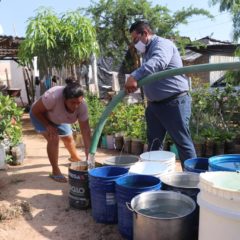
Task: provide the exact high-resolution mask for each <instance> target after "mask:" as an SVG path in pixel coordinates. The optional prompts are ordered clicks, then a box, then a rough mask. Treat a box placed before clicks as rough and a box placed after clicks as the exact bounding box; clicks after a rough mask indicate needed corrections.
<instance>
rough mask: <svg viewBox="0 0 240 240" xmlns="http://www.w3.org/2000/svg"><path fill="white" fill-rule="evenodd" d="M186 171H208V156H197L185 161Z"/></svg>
mask: <svg viewBox="0 0 240 240" xmlns="http://www.w3.org/2000/svg"><path fill="white" fill-rule="evenodd" d="M184 171H187V172H195V173H202V172H207V171H208V158H203V157H197V158H190V159H187V160H185V161H184Z"/></svg>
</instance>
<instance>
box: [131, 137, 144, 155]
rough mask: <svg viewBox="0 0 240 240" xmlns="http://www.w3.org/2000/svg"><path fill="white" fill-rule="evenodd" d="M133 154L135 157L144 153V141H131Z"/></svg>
mask: <svg viewBox="0 0 240 240" xmlns="http://www.w3.org/2000/svg"><path fill="white" fill-rule="evenodd" d="M131 153H132V154H134V155H140V154H142V153H143V141H142V140H139V139H132V141H131Z"/></svg>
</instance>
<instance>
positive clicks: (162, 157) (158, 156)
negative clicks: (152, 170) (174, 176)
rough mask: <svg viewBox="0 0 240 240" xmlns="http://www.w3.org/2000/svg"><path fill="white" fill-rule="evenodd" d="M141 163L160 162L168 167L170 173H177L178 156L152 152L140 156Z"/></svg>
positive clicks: (165, 152) (164, 152)
mask: <svg viewBox="0 0 240 240" xmlns="http://www.w3.org/2000/svg"><path fill="white" fill-rule="evenodd" d="M140 161H144V162H145V161H148V162H149V161H150V162H159V163H161V164H165V165H167V166H168V168H169V169H170V171H172V172H174V171H175V164H176V155H175V154H174V153H172V152H168V151H150V152H145V153H142V154H141V155H140Z"/></svg>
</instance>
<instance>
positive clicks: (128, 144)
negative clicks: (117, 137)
mask: <svg viewBox="0 0 240 240" xmlns="http://www.w3.org/2000/svg"><path fill="white" fill-rule="evenodd" d="M131 141H132V140H131V138H124V152H125V153H131Z"/></svg>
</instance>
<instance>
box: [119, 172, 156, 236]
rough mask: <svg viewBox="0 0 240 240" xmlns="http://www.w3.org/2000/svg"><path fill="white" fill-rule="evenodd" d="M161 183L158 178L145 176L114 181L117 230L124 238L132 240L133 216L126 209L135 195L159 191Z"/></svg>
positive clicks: (134, 176)
mask: <svg viewBox="0 0 240 240" xmlns="http://www.w3.org/2000/svg"><path fill="white" fill-rule="evenodd" d="M160 188H161V182H160V179H159V178H156V177H153V176H147V175H128V176H124V177H121V178H118V179H117V180H116V199H117V205H118V229H119V232H120V233H121V235H122V236H123V237H124V238H127V239H132V238H133V215H132V212H131V211H130V210H129V209H128V208H127V206H126V203H130V202H131V200H132V198H133V197H135V196H136V195H138V194H140V193H142V192H146V191H151V190H159V189H160Z"/></svg>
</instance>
